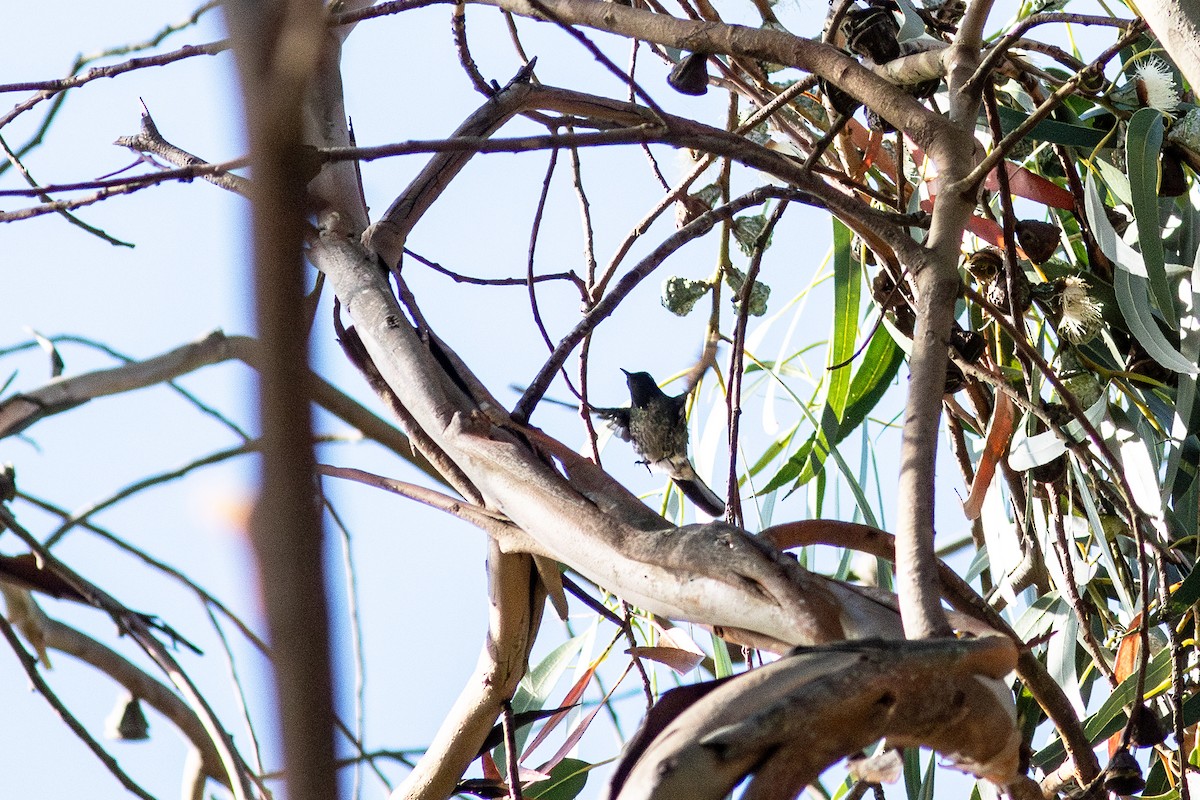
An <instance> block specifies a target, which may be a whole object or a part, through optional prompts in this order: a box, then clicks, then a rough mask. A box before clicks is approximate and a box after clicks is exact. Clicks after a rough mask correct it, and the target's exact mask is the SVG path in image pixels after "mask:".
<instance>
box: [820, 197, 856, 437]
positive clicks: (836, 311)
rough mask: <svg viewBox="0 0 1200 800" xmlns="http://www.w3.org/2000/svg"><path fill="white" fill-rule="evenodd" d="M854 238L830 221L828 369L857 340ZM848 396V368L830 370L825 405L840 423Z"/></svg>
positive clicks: (841, 360) (847, 353)
mask: <svg viewBox="0 0 1200 800" xmlns="http://www.w3.org/2000/svg"><path fill="white" fill-rule="evenodd" d="M853 238H854V237H853V234H852V233H851V232H850V229H849V228H847V227H846V226H845V225H844V224H842V222H841V220H839V219H838V218H837V217H834V218H833V342H832V344H831V345H830V347H829V363H830V366H833V365H835V364H844V363H845V362H847V361H849V360H850V358H851V356H853V355H854V343H855V340H856V339H857V338H858V309H859V298H860V297H861V296H862V263H861V262H860V261H859V260H858V259H857V258H855V257H854V253H853V252H852V248H851V245H852V243H853ZM849 395H850V369H849V364H846V366H844V367H840V368H838V369H834V370H832V375H831V376H830V380H829V389H828V391H827V392H826V395H825V404H826V406H827V407H828V408H829V409H830V410H831V411H832V412H833V416H834V418H835V419H836V420H837V421H838V422H840V421H841V419H842V412H844V411H845V410H846V400H847V399H848V398H849Z"/></svg>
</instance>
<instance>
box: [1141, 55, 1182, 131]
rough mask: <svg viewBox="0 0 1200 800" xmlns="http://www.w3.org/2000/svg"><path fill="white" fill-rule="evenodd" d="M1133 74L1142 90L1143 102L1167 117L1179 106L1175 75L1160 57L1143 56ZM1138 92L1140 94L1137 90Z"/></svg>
mask: <svg viewBox="0 0 1200 800" xmlns="http://www.w3.org/2000/svg"><path fill="white" fill-rule="evenodd" d="M1133 74H1134V76H1135V78H1136V79H1137V81H1138V82H1139V85H1140V87H1141V88H1142V89H1143V90H1144V94H1145V98H1144V99H1145V103H1146V105H1147V106H1149V107H1150V108H1153V109H1156V110H1158V111H1161V112H1162V113H1163V114H1166V115H1167V116H1168V117H1170V116H1172V115H1173V114H1174V113H1175V109H1176V108H1178V107H1179V100H1180V98H1179V88H1178V87H1177V86H1176V85H1175V75H1174V74H1173V73H1172V72H1171V68H1170V67H1168V66H1167V62H1165V61H1163V60H1162V59H1161V58H1145V59H1142V61H1141V62H1140V63H1139V64H1138V65H1137V66H1136V67H1134V70H1133ZM1139 94H1142V93H1141V92H1139Z"/></svg>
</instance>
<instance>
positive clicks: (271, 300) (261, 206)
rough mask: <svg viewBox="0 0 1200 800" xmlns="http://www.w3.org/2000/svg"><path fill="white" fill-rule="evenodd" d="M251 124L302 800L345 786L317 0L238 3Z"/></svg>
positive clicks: (281, 637)
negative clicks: (310, 273) (319, 492)
mask: <svg viewBox="0 0 1200 800" xmlns="http://www.w3.org/2000/svg"><path fill="white" fill-rule="evenodd" d="M224 7H225V15H226V20H227V22H228V25H229V31H230V35H231V37H232V39H233V42H234V50H235V54H236V55H237V64H238V72H239V75H240V77H241V88H242V95H243V104H242V107H243V108H245V109H246V112H247V115H248V117H247V119H246V126H247V128H248V129H249V134H250V136H249V139H250V158H251V169H252V173H253V175H254V181H253V183H252V186H251V193H250V199H251V208H252V221H251V229H252V235H253V258H254V292H255V312H256V314H255V316H256V320H257V324H258V331H259V336H260V337H261V350H260V362H259V377H260V382H259V403H258V407H259V417H260V419H261V421H262V423H261V424H262V442H263V459H262V484H261V489H260V494H259V500H258V504H257V506H256V508H255V513H254V518H253V520H252V524H251V540H252V542H253V544H254V553H255V559H256V566H257V568H258V575H259V581H260V591H261V593H262V598H263V606H264V609H265V613H266V619H267V626H268V629H269V631H270V641H271V651H272V654H273V655H274V659H273V664H272V666H273V668H274V670H273V671H274V678H275V701H276V708H277V711H278V715H279V721H280V728H281V733H282V739H283V756H284V766H285V769H286V772H287V794H288V797H290V798H292V800H328V798H331V797H335V796H336V795H337V770H336V767H335V764H334V744H333V739H334V736H333V732H334V720H335V715H334V709H333V675H332V663H331V661H332V659H331V649H330V640H329V609H328V597H327V594H326V587H327V585H328V583H327V581H326V577H325V560H324V556H325V548H324V541H323V539H324V537H323V530H322V525H321V512H320V508H319V506H318V504H317V502H316V498H315V491H314V486H313V484H314V480H315V466H316V462H315V456H314V453H313V442H312V414H311V408H310V406H309V402H308V397H307V394H308V393H307V392H306V391H305V389H304V388H303V387H304V386H305V382H306V379H307V378H308V376H309V374H310V373H309V369H308V336H307V330H308V324H307V313H306V306H305V296H306V288H305V273H304V269H305V267H304V257H303V245H304V240H305V236H306V234H307V227H308V226H307V221H306V219H305V217H306V215H307V214H308V213H309V209H308V207H307V203H306V198H307V184H308V181H309V179H310V178H311V175H310V174H309V173H308V170H307V169H305V167H304V159H303V155H304V133H303V128H304V126H303V123H302V114H303V109H304V105H305V102H306V99H307V97H308V93H309V92H310V91H311V90H312V89H313V87H314V85H315V83H314V80H315V76H316V73H317V71H318V70H319V69H337V67H338V65H337V63H336V62H335V63H332V64H331V63H329V62H328V61H327V60H325V59H324V56H325V55H326V54H327V52H328V50H327V47H326V45H327V44H328V41H329V40H328V39H327V38H326V36H327V31H326V29H325V10H324V8H323V7H322V4H321V3H320V2H319V0H278V1H277V2H270V3H257V2H253V0H228V2H226V3H225V6H224Z"/></svg>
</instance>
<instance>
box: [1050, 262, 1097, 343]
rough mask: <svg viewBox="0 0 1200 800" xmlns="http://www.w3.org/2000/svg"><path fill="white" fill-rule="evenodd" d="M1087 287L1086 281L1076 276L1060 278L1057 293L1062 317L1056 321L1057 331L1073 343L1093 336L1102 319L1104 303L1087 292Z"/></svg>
mask: <svg viewBox="0 0 1200 800" xmlns="http://www.w3.org/2000/svg"><path fill="white" fill-rule="evenodd" d="M1089 288H1090V287H1089V286H1088V282H1087V281H1085V280H1084V279H1083V278H1080V277H1077V276H1071V277H1067V278H1063V280H1062V294H1061V295H1059V305H1060V308H1061V309H1062V317H1061V318H1060V319H1059V321H1058V331H1059V333H1061V334H1062V335H1063V336H1064V337H1066V338H1067V339H1068V340H1069V341H1070V342H1072V343H1073V344H1079V343H1080V342H1085V341H1087V340H1088V339H1091V338H1092V337H1093V336H1095V335H1096V332H1097V331H1098V330H1099V329H1100V324H1101V322H1102V321H1103V317H1102V316H1101V313H1100V312H1101V311H1102V310H1103V308H1104V305H1103V304H1102V303H1100V302H1099V301H1097V300H1095V299H1094V298H1092V296H1091V295H1089V294H1088V292H1087V290H1088V289H1089Z"/></svg>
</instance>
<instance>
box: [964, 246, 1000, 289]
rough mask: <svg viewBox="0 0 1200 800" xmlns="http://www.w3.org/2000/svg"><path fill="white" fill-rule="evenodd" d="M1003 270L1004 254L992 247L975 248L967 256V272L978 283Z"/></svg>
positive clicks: (986, 280) (994, 277)
mask: <svg viewBox="0 0 1200 800" xmlns="http://www.w3.org/2000/svg"><path fill="white" fill-rule="evenodd" d="M1003 271H1004V254H1003V253H1001V252H1000V251H999V250H997V249H996V248H994V247H985V248H983V249H982V250H976V251H975V252H974V253H971V255H969V256H967V272H970V273H971V274H972V275H974V276H975V279H976V280H977V281H979V282H980V283H988V282H990V281H993V280H995V279H996V276H997V275H999V274H1000V273H1001V272H1003Z"/></svg>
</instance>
